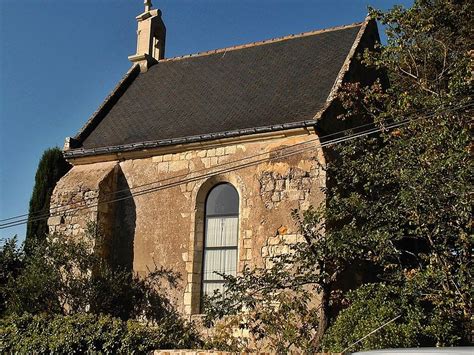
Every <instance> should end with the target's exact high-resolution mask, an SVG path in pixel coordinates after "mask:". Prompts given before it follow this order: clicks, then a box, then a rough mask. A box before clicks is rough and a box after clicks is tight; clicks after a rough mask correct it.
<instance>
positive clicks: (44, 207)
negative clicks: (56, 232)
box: [25, 147, 71, 253]
mask: <svg viewBox="0 0 474 355" xmlns="http://www.w3.org/2000/svg"><path fill="white" fill-rule="evenodd" d="M70 168H71V165H70V164H69V163H68V162H67V161H66V160H65V159H64V157H63V155H62V152H61V149H59V148H58V147H55V148H49V149H47V150H45V151H44V153H43V156H42V157H41V159H40V162H39V164H38V169H37V170H36V175H35V186H34V188H33V193H32V194H31V199H30V208H29V221H28V225H27V228H26V239H25V251H26V252H27V253H28V251H31V249H32V248H33V247H34V245H35V244H37V243H38V242H39V241H42V240H44V239H45V237H46V234H47V233H48V220H47V218H41V219H39V220H35V217H38V216H44V215H45V214H46V213H48V212H49V203H50V199H51V195H52V193H53V189H54V187H55V186H56V183H57V182H58V181H59V179H61V177H63V176H64V175H65V174H66V173H67V172H68V171H69V169H70Z"/></svg>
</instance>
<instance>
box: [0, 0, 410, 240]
mask: <svg viewBox="0 0 474 355" xmlns="http://www.w3.org/2000/svg"><path fill="white" fill-rule="evenodd" d="M153 3H154V4H153V5H155V7H158V8H160V9H162V11H163V19H164V21H165V24H166V27H167V39H166V56H167V57H174V56H177V55H183V54H189V53H195V52H200V51H205V50H210V49H216V48H222V47H228V46H232V45H236V44H242V43H247V42H253V41H258V40H263V39H268V38H273V37H279V36H284V35H288V34H292V33H299V32H304V31H309V30H314V29H320V28H327V27H333V26H338V25H344V24H349V23H354V22H359V21H362V20H363V19H364V18H365V16H366V14H367V5H369V4H370V5H372V6H374V7H377V8H384V9H386V8H390V7H391V6H393V5H394V4H402V5H405V6H409V5H410V4H411V3H412V1H411V0H398V1H391V0H367V1H366V0H330V1H327V0H313V1H303V0H286V1H284V0H260V1H256V0H238V1H237V0H233V1H232V0H155V1H154V2H153ZM142 10H143V1H142V0H114V1H112V0H62V1H59V0H22V1H18V0H0V219H4V218H8V217H12V216H15V215H20V214H24V213H26V212H28V202H29V199H30V194H31V191H32V188H33V183H34V175H35V172H36V167H37V164H38V160H39V158H40V156H41V154H42V153H43V151H44V150H45V149H47V148H49V147H54V146H59V147H62V145H63V142H64V138H65V137H66V136H74V135H75V133H76V132H77V131H78V130H79V128H80V127H81V126H82V125H83V124H84V123H85V121H86V120H87V119H88V118H89V116H90V115H91V114H92V113H93V112H94V111H95V109H96V108H97V107H98V106H99V105H100V104H101V102H102V100H103V99H104V98H105V97H106V96H107V95H108V94H109V92H110V91H111V90H112V88H113V87H114V86H115V85H116V83H117V82H118V81H119V80H120V78H121V77H122V76H123V74H124V73H125V72H126V71H127V70H128V68H129V67H130V62H129V61H128V59H127V56H128V55H131V54H134V52H135V45H136V33H135V31H136V22H135V16H136V15H138V14H139V13H140V12H141V11H142ZM25 229H26V228H25V226H18V227H14V228H11V229H3V230H0V238H7V237H11V236H13V235H15V234H17V235H18V236H19V239H20V240H22V239H23V238H24V234H25Z"/></svg>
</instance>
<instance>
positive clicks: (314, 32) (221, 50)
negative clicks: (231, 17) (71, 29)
mask: <svg viewBox="0 0 474 355" xmlns="http://www.w3.org/2000/svg"><path fill="white" fill-rule="evenodd" d="M366 21H367V20H364V21H361V22H355V23H351V24H348V25H342V26H335V27H329V28H324V29H320V30H312V31H307V32H300V33H296V34H290V35H286V36H282V37H275V38H270V39H266V40H263V41H256V42H250V43H245V44H239V45H235V46H230V47H225V48H218V49H211V50H209V51H203V52H197V53H192V54H185V55H181V56H176V57H170V58H164V59H160V60H159V61H158V63H162V62H172V61H178V60H182V59H187V58H196V57H203V56H206V55H211V54H217V53H226V52H229V51H235V50H239V49H244V48H251V47H256V46H261V45H265V44H270V43H275V42H281V41H286V40H289V39H295V38H302V37H307V36H313V35H318V34H322V33H326V32H333V31H340V30H345V29H348V28H353V27H357V26H362V25H363V24H364V23H365V22H366Z"/></svg>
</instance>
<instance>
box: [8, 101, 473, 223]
mask: <svg viewBox="0 0 474 355" xmlns="http://www.w3.org/2000/svg"><path fill="white" fill-rule="evenodd" d="M470 106H472V103H468V104H465V105H463V106H460V107H455V108H452V109H448V110H446V111H455V110H459V109H462V108H467V107H470ZM438 113H439V112H433V113H431V114H429V115H425V116H422V117H419V118H417V119H412V120H410V119H405V120H403V121H400V122H396V123H393V124H389V125H386V126H385V127H382V128H379V127H377V128H372V129H368V130H365V131H362V132H359V133H356V134H352V135H347V136H345V137H342V138H336V139H332V140H327V141H325V142H324V143H321V144H320V145H319V146H314V145H311V146H310V147H303V148H299V149H297V150H295V151H289V152H287V153H283V154H275V152H276V151H284V150H290V149H293V148H294V147H299V146H303V145H307V144H309V143H313V142H315V141H321V140H323V139H325V138H327V137H329V136H334V135H337V134H343V133H345V132H349V131H354V130H358V129H360V128H361V127H367V126H369V125H373V123H371V124H365V125H361V126H357V127H353V128H350V129H347V130H344V131H340V132H335V133H333V134H330V135H326V136H321V137H318V138H317V139H313V140H308V141H305V142H301V143H297V144H294V145H292V146H290V147H288V146H286V147H284V148H280V149H278V150H275V151H272V153H273V154H275V155H274V156H273V157H266V158H263V159H259V160H254V161H250V162H247V163H244V164H240V165H237V166H234V167H231V168H225V169H220V170H219V169H217V170H215V168H206V169H201V170H197V171H194V172H193V173H192V174H194V173H196V172H199V171H203V170H212V171H210V172H208V173H207V174H203V175H197V176H194V177H190V178H188V179H184V180H178V181H175V182H171V183H168V184H165V185H160V186H157V187H152V188H147V189H143V190H140V191H138V192H132V189H133V190H136V189H138V188H142V187H146V186H150V185H154V184H158V183H161V182H164V181H169V180H173V179H177V178H179V177H180V175H177V176H173V177H170V178H166V179H162V180H158V181H154V182H151V183H147V184H143V185H139V186H135V187H133V188H131V189H124V190H119V191H115V192H113V193H111V194H109V195H113V196H117V194H119V193H122V192H127V193H130V195H127V196H124V197H120V198H114V199H111V200H105V201H100V202H96V203H93V204H90V205H87V206H79V207H75V208H69V209H67V208H65V207H68V206H71V205H77V204H78V203H87V201H86V200H85V199H83V200H81V201H77V202H75V203H74V204H66V205H62V206H59V207H58V208H56V211H54V212H51V213H47V214H44V215H41V216H37V217H33V218H24V219H18V218H17V220H15V221H13V222H9V223H4V224H0V229H5V228H10V227H14V226H17V225H21V224H25V223H28V222H35V221H39V220H42V219H47V218H49V217H52V216H59V215H63V214H69V213H71V212H77V211H80V210H83V209H89V208H93V207H98V206H99V205H101V204H106V203H113V202H118V201H123V200H126V199H129V198H133V197H137V196H141V195H144V194H148V193H152V192H156V191H159V190H163V189H167V188H172V187H176V186H179V185H181V184H184V183H189V182H195V181H198V180H202V179H205V178H207V177H211V176H214V175H217V174H222V173H226V172H230V171H234V170H238V169H243V168H246V167H250V166H253V165H257V164H260V163H262V162H265V161H271V160H279V159H282V158H284V157H288V156H291V155H295V154H299V153H303V152H306V151H309V150H313V149H318V148H322V147H325V146H328V145H333V144H338V143H342V142H345V141H349V140H352V139H356V138H360V137H363V136H367V135H370V134H373V133H376V132H380V131H386V130H389V129H393V128H396V127H400V126H403V125H406V124H408V123H411V122H414V121H417V120H420V119H426V118H430V117H433V116H434V115H436V114H438ZM269 154H270V152H265V153H261V154H257V155H254V156H250V157H246V158H243V159H239V160H236V161H232V162H227V163H225V164H224V165H229V164H235V163H237V162H240V161H245V160H249V159H251V158H254V157H258V156H261V155H269ZM188 175H190V174H189V173H188V174H183V175H181V176H188ZM91 199H94V198H91ZM22 216H25V215H21V216H20V217H22ZM26 216H27V215H26ZM11 219H14V217H11V218H9V219H8V220H11ZM5 220H7V219H5Z"/></svg>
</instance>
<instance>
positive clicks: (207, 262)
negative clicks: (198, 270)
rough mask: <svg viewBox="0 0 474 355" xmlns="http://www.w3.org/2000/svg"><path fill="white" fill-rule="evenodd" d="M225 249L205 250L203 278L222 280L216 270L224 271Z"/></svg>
mask: <svg viewBox="0 0 474 355" xmlns="http://www.w3.org/2000/svg"><path fill="white" fill-rule="evenodd" d="M224 265H225V250H206V254H205V255H204V275H203V280H222V277H221V276H219V275H217V274H216V272H220V273H224V272H225V266H224Z"/></svg>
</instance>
